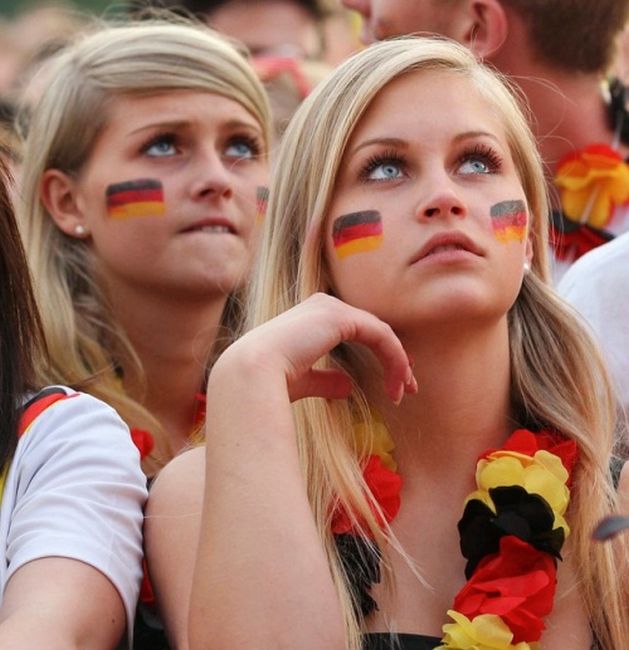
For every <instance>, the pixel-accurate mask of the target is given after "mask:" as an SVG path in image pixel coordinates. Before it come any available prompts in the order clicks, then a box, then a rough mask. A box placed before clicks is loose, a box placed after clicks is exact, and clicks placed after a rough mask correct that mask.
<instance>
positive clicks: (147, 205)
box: [105, 178, 166, 219]
mask: <svg viewBox="0 0 629 650" xmlns="http://www.w3.org/2000/svg"><path fill="white" fill-rule="evenodd" d="M105 197H106V200H107V214H108V215H109V216H110V217H111V218H112V219H130V218H132V217H160V216H162V215H164V214H165V212H166V206H165V204H164V189H163V187H162V183H161V181H158V180H155V179H152V178H140V179H138V180H134V181H125V182H124V183H114V184H113V185H109V186H108V187H107V189H106V190H105Z"/></svg>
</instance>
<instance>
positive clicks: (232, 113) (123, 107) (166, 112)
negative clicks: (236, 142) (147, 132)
mask: <svg viewBox="0 0 629 650" xmlns="http://www.w3.org/2000/svg"><path fill="white" fill-rule="evenodd" d="M227 120H238V121H240V122H243V123H246V124H250V125H251V126H252V127H254V128H258V129H259V128H260V127H259V124H258V122H257V120H256V119H255V118H254V117H253V116H252V115H251V114H250V113H249V112H248V111H247V110H246V109H245V108H244V106H242V104H240V103H239V102H237V101H235V100H233V99H230V98H229V97H225V96H224V95H219V94H217V93H212V92H208V91H205V90H166V91H163V92H156V93H151V94H142V95H137V94H118V95H113V96H111V97H110V98H109V99H108V101H107V125H106V128H109V129H117V128H121V129H123V130H125V131H132V130H133V129H135V128H139V127H141V126H142V124H144V123H146V122H155V121H164V122H168V121H172V122H182V123H184V122H190V123H192V122H194V123H202V122H206V123H207V122H223V121H227Z"/></svg>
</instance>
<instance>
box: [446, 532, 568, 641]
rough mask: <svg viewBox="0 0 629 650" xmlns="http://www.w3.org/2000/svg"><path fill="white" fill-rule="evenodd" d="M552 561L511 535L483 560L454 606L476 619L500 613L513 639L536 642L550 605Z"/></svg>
mask: <svg viewBox="0 0 629 650" xmlns="http://www.w3.org/2000/svg"><path fill="white" fill-rule="evenodd" d="M556 582H557V579H556V567H555V560H554V559H553V558H552V557H551V556H550V555H548V554H547V553H543V552H541V551H538V550H537V549H535V548H533V547H532V546H531V545H530V544H527V543H526V542H523V541H522V540H520V539H518V538H517V537H514V536H512V535H509V536H506V537H503V538H502V539H501V540H500V549H499V552H498V553H495V554H494V555H490V556H488V557H486V558H485V559H483V560H482V561H481V562H480V564H479V565H478V567H477V569H476V571H475V572H474V574H473V575H472V577H471V578H470V579H469V580H468V582H467V583H466V584H465V586H464V587H463V589H461V591H459V593H458V594H457V595H456V597H455V599H454V609H455V610H456V611H457V612H458V613H460V614H463V615H465V616H466V617H468V618H469V619H475V617H477V616H479V615H481V614H495V615H497V616H500V618H501V619H502V621H503V622H504V623H506V625H507V626H508V628H509V630H510V631H511V632H512V633H513V642H514V643H520V642H522V641H539V639H540V637H541V635H542V631H543V630H544V621H543V617H544V616H546V615H547V614H549V613H550V611H551V610H552V606H553V598H554V596H555V586H556Z"/></svg>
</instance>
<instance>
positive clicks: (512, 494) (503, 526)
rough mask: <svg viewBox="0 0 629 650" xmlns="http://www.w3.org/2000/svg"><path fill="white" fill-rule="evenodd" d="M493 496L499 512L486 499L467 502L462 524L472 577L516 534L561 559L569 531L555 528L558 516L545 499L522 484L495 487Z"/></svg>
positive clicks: (463, 548) (464, 550)
mask: <svg viewBox="0 0 629 650" xmlns="http://www.w3.org/2000/svg"><path fill="white" fill-rule="evenodd" d="M489 496H490V497H491V500H492V502H493V504H494V506H495V512H494V511H493V510H492V509H491V508H489V506H487V505H486V504H485V503H483V502H482V501H479V500H478V499H472V500H470V501H468V502H467V504H466V505H465V510H464V512H463V517H461V520H460V521H459V523H458V528H459V535H460V538H461V553H462V554H463V557H465V558H466V559H467V565H466V567H465V576H466V577H467V578H468V579H469V578H470V577H471V575H472V574H473V572H474V571H475V569H476V566H477V565H478V563H479V562H480V561H481V560H482V559H483V558H484V557H486V556H488V555H492V554H493V553H497V552H498V549H499V546H500V540H501V538H503V537H504V536H505V535H514V536H515V537H518V538H519V539H521V540H522V541H524V542H527V543H528V544H530V545H531V546H533V547H535V548H536V549H538V550H539V551H543V552H544V553H548V554H550V555H551V556H553V557H555V558H557V559H561V554H560V551H561V547H562V546H563V543H564V540H565V533H564V530H563V528H553V526H554V520H555V517H554V514H553V511H552V509H551V508H550V506H549V505H548V503H547V502H546V500H545V499H543V498H542V497H540V496H539V495H537V494H529V493H528V492H527V491H526V490H525V489H524V488H522V487H520V486H519V485H512V486H509V487H504V486H503V487H496V488H492V489H491V490H489Z"/></svg>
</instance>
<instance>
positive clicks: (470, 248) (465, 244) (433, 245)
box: [412, 232, 484, 263]
mask: <svg viewBox="0 0 629 650" xmlns="http://www.w3.org/2000/svg"><path fill="white" fill-rule="evenodd" d="M457 251H463V252H466V253H470V254H472V255H476V256H478V257H483V256H484V252H483V250H482V249H481V248H480V247H479V246H477V245H476V244H475V243H474V242H473V241H472V240H471V239H470V238H469V237H468V236H467V235H464V234H463V233H461V232H443V233H439V234H437V235H434V236H433V237H431V238H430V239H429V240H428V241H427V242H426V243H425V244H424V245H423V246H422V247H421V249H420V251H419V253H417V255H415V256H414V258H413V260H412V263H415V262H419V261H420V260H423V259H426V258H427V257H430V256H431V255H439V254H446V253H453V254H456V252H457Z"/></svg>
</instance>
